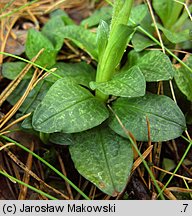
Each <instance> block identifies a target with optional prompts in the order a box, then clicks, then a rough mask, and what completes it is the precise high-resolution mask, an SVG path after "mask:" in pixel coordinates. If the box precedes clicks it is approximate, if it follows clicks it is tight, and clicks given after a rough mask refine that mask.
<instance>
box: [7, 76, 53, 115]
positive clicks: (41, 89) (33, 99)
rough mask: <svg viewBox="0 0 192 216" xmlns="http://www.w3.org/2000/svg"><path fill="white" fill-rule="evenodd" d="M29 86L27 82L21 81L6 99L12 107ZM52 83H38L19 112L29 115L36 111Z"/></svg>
mask: <svg viewBox="0 0 192 216" xmlns="http://www.w3.org/2000/svg"><path fill="white" fill-rule="evenodd" d="M28 84H29V81H28V80H23V81H21V83H20V84H19V85H18V87H17V88H16V89H15V91H14V92H13V93H12V94H11V95H10V96H9V97H8V99H7V101H8V102H9V103H10V104H11V105H14V104H15V103H16V102H17V101H18V100H19V99H20V98H21V97H22V95H23V94H24V92H25V90H26V88H27V86H28ZM51 85H52V83H49V82H45V81H41V82H39V83H38V84H37V85H36V86H35V88H33V90H32V91H31V92H30V93H29V95H28V96H27V98H26V99H25V101H24V102H23V104H22V105H21V107H20V108H19V110H20V111H21V112H22V113H30V112H32V111H34V110H35V109H36V107H37V106H38V105H39V103H40V102H41V101H42V99H43V98H44V96H45V94H46V93H47V91H48V89H49V88H50V87H51Z"/></svg>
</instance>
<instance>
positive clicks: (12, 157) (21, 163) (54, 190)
mask: <svg viewBox="0 0 192 216" xmlns="http://www.w3.org/2000/svg"><path fill="white" fill-rule="evenodd" d="M0 146H4V145H3V144H2V143H0ZM4 151H5V152H6V153H7V155H8V156H9V157H10V158H11V159H12V160H13V161H14V162H15V163H16V164H17V165H18V166H19V167H21V168H22V169H23V170H24V171H25V172H26V173H28V174H29V175H31V176H32V177H33V178H34V179H36V180H37V181H38V182H39V183H40V184H42V185H43V186H44V187H46V188H48V189H50V190H51V191H53V192H54V193H56V194H57V195H59V196H61V197H62V198H63V199H66V200H69V197H68V196H66V195H65V194H63V193H61V192H60V191H58V190H57V189H55V188H53V187H51V186H50V185H48V184H47V183H45V182H44V181H43V180H42V179H40V178H39V177H38V176H37V175H36V174H35V173H34V172H32V171H31V170H29V169H28V167H26V166H25V164H24V163H23V162H21V161H20V160H19V159H18V158H17V157H16V156H15V155H14V154H13V153H12V152H11V151H10V150H8V149H7V148H4Z"/></svg>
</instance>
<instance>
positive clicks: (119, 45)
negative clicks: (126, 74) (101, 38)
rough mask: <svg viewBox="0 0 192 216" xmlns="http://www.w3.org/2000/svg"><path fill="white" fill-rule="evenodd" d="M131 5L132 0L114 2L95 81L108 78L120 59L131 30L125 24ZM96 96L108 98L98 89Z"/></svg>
mask: <svg viewBox="0 0 192 216" xmlns="http://www.w3.org/2000/svg"><path fill="white" fill-rule="evenodd" d="M132 5H133V0H116V1H115V3H114V9H113V16H112V21H111V25H110V32H109V36H108V41H107V43H106V48H105V50H104V51H103V54H102V56H101V57H100V59H99V63H98V68H97V75H96V82H105V81H108V80H110V79H111V78H112V76H113V75H114V73H115V70H116V68H117V66H118V65H119V63H120V61H121V59H122V56H123V53H124V51H125V48H126V46H127V43H128V40H129V38H130V37H129V36H130V35H131V33H132V32H133V28H130V27H128V26H127V23H128V20H129V16H130V12H131V9H132ZM111 53H113V55H111ZM96 96H97V97H98V98H100V99H101V100H103V101H106V100H107V99H108V95H104V94H103V93H101V92H100V91H99V90H97V91H96Z"/></svg>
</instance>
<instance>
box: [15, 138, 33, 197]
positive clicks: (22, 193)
mask: <svg viewBox="0 0 192 216" xmlns="http://www.w3.org/2000/svg"><path fill="white" fill-rule="evenodd" d="M30 150H31V151H32V152H33V151H34V142H32V143H31V147H30ZM32 163H33V155H32V154H28V158H27V163H26V165H25V166H26V167H27V168H28V170H31V169H32ZM22 181H23V182H25V183H26V184H29V181H30V175H29V173H27V172H26V171H25V173H24V175H23V180H22ZM27 190H28V188H27V187H26V186H24V185H21V187H20V193H19V197H18V200H25V199H26V196H27Z"/></svg>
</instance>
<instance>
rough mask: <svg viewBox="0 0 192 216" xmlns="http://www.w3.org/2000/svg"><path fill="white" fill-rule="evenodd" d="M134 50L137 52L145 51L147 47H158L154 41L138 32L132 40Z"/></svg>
mask: <svg viewBox="0 0 192 216" xmlns="http://www.w3.org/2000/svg"><path fill="white" fill-rule="evenodd" d="M131 42H132V44H133V47H134V50H135V51H137V52H140V51H143V50H144V49H145V48H147V47H151V46H154V45H156V43H155V42H154V41H152V40H151V39H149V38H148V37H146V36H145V35H143V34H142V33H139V32H136V33H135V34H134V35H133V37H132V40H131Z"/></svg>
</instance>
